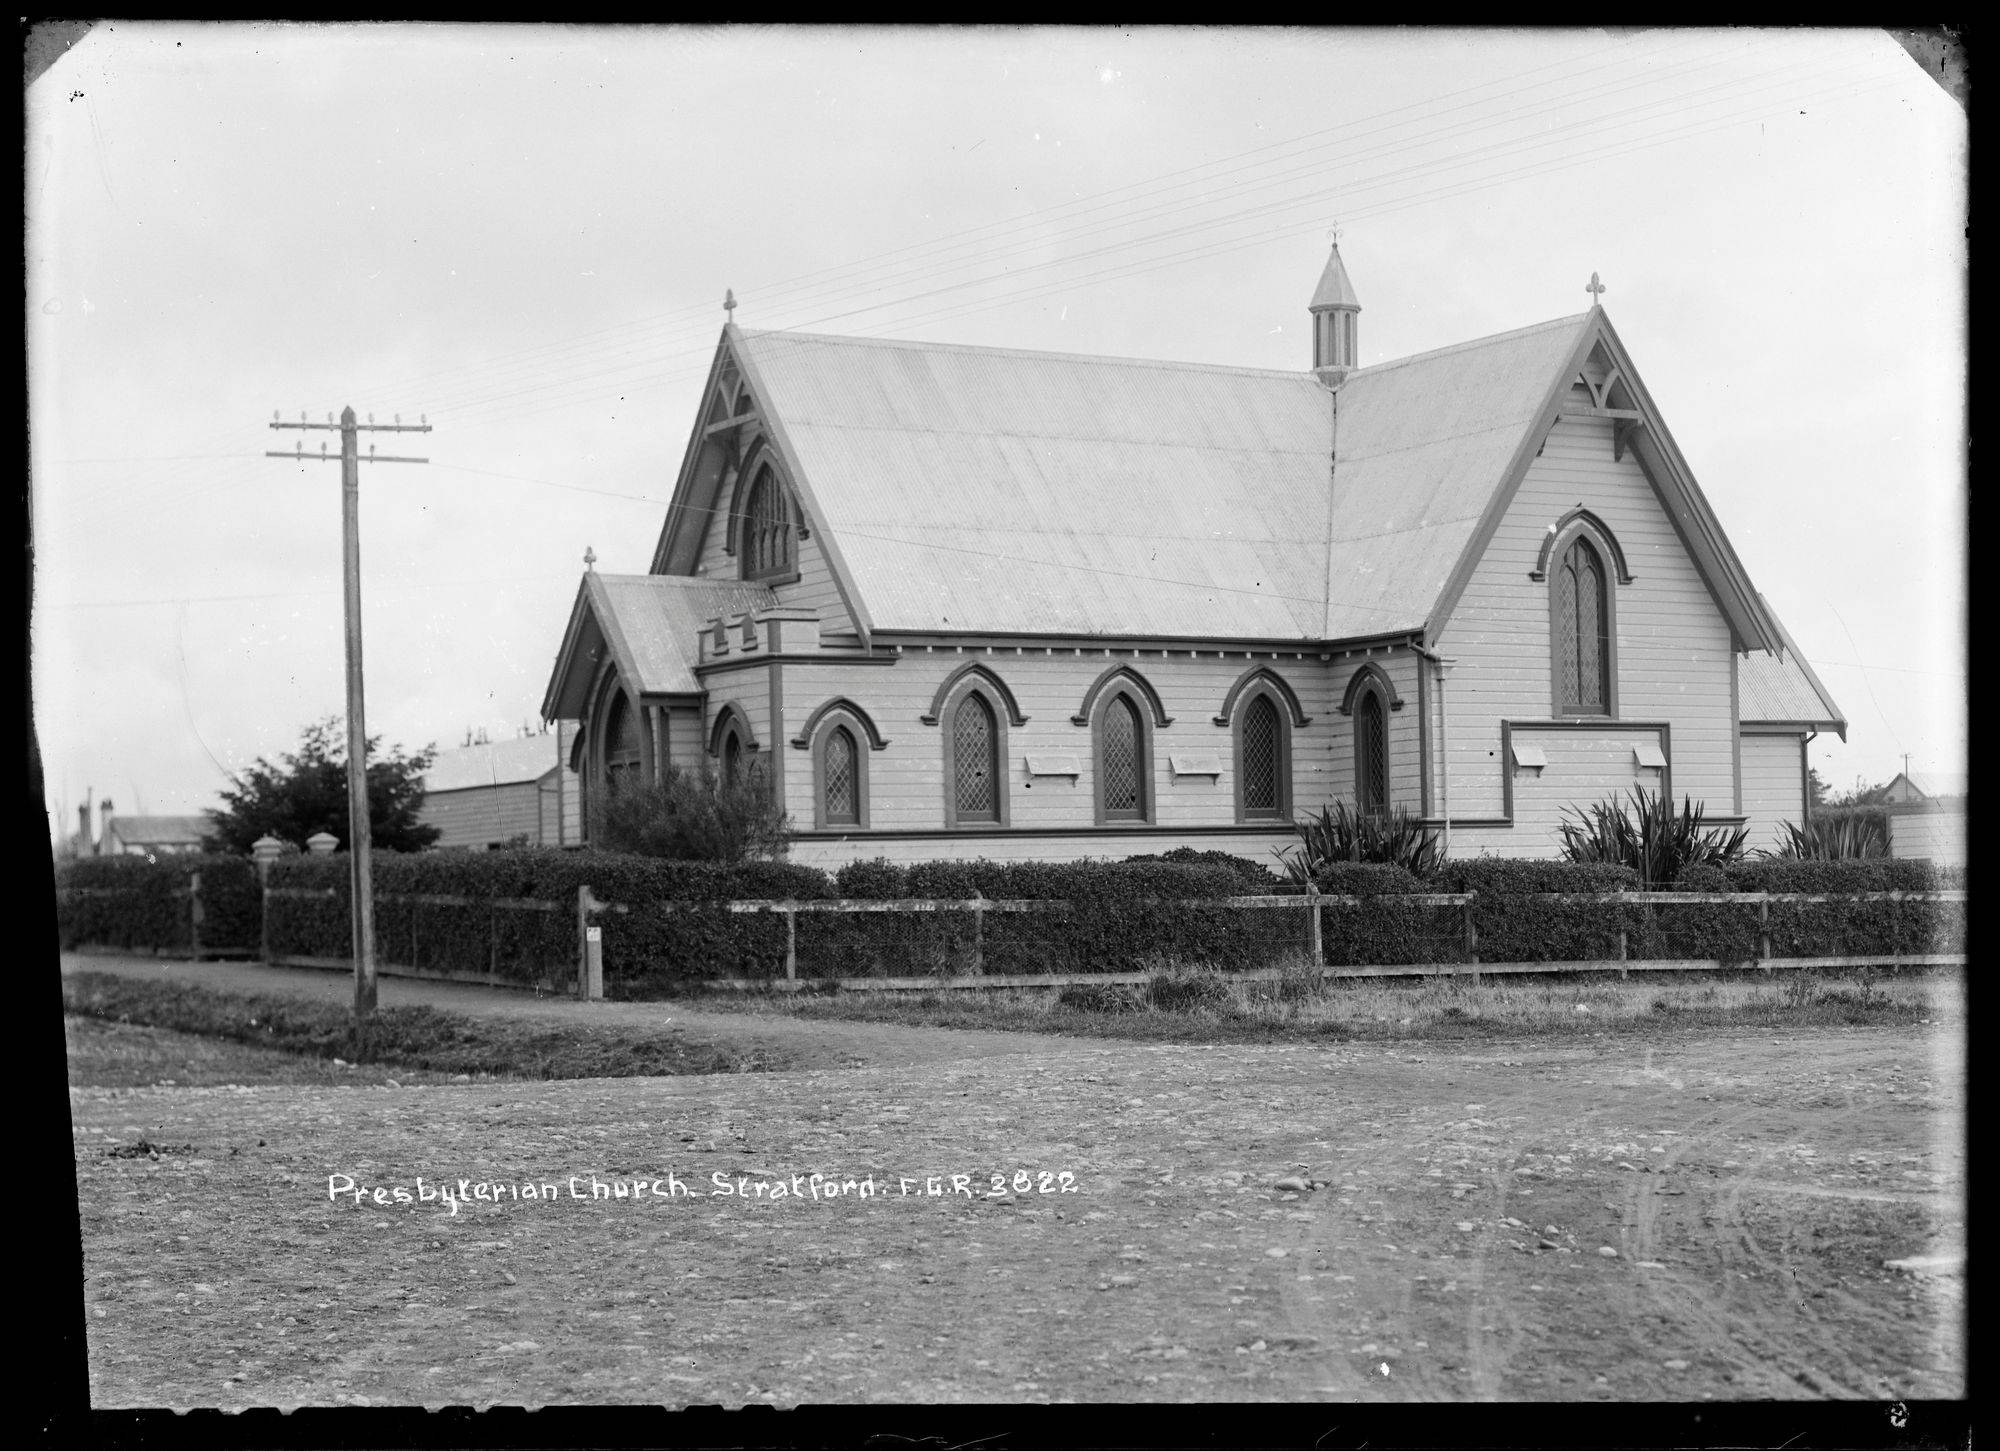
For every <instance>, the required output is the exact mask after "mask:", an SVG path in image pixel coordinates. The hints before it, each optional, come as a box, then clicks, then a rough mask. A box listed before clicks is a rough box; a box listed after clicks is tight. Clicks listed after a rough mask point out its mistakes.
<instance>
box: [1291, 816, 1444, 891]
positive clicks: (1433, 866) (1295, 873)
mask: <svg viewBox="0 0 2000 1451" xmlns="http://www.w3.org/2000/svg"><path fill="white" fill-rule="evenodd" d="M1298 833H1299V841H1298V844H1297V845H1296V846H1290V847H1286V848H1284V849H1283V850H1282V851H1280V852H1279V854H1278V856H1279V860H1280V861H1282V862H1283V863H1284V865H1285V874H1286V876H1287V877H1289V878H1290V879H1291V880H1292V881H1294V882H1297V883H1301V884H1303V883H1305V882H1317V881H1318V880H1319V878H1320V874H1321V873H1322V872H1323V871H1324V870H1325V869H1326V867H1327V866H1328V864H1330V863H1332V862H1384V863H1389V864H1391V865H1394V866H1399V867H1402V868H1404V869H1405V870H1406V871H1408V872H1410V873H1412V874H1413V875H1415V876H1419V877H1426V878H1428V877H1431V876H1433V875H1435V874H1436V872H1437V869H1438V865H1439V863H1440V861H1441V860H1442V857H1441V856H1440V855H1439V842H1438V836H1437V833H1436V832H1435V831H1434V830H1433V829H1432V828H1430V827H1428V826H1419V825H1418V824H1417V820H1416V818H1415V817H1413V816H1411V815H1410V813H1409V812H1408V811H1407V810H1405V809H1403V808H1402V807H1398V808H1397V809H1396V810H1395V811H1394V812H1362V811H1355V810H1352V809H1350V808H1349V806H1348V804H1347V803H1346V802H1345V801H1336V802H1334V803H1333V805H1332V806H1331V807H1321V808H1320V813H1319V815H1318V817H1317V818H1314V817H1308V818H1307V819H1306V820H1304V821H1301V822H1299V823H1298Z"/></svg>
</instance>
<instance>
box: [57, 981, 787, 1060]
mask: <svg viewBox="0 0 2000 1451" xmlns="http://www.w3.org/2000/svg"><path fill="white" fill-rule="evenodd" d="M63 1006H64V1009H65V1010H66V1011H67V1012H69V1013H70V1014H73V1015H75V1016H78V1017H85V1018H99V1019H103V1020H105V1021H107V1022H112V1023H135V1024H143V1025H146V1026H150V1027H156V1028H167V1029H172V1030H173V1031H175V1032H180V1033H191V1034H198V1035H200V1036H202V1037H206V1038H220V1039H228V1040H232V1041H234V1042H237V1043H244V1044H250V1045H253V1046H256V1047H260V1048H266V1049H276V1050H279V1051H281V1052H285V1053H291V1054H295V1055H298V1056H299V1057H302V1058H312V1059H324V1060H329V1061H330V1060H335V1059H342V1060H346V1061H348V1062H354V1063H365V1064H368V1065H371V1066H380V1065H396V1066H401V1067H407V1068H417V1069H426V1070H430V1071H432V1072H436V1073H442V1074H453V1075H456V1074H466V1075H477V1074H486V1075H490V1076H494V1077H503V1078H643V1077H663V1076H672V1075H679V1074H690V1073H745V1072H754V1071H759V1070H763V1069H768V1068H771V1067H775V1066H777V1065H776V1064H774V1063H773V1062H771V1061H769V1059H768V1056H767V1055H766V1054H763V1053H743V1052H739V1051H736V1050H734V1049H731V1048H729V1047H726V1046H724V1045H721V1044H715V1043H704V1042H693V1041H690V1040H689V1039H687V1038H686V1037H685V1036H684V1035H682V1034H680V1033H678V1032H676V1031H674V1030H671V1029H664V1030H662V1029H636V1028H624V1027H608V1026H582V1027H558V1026H553V1025H550V1024H547V1023H522V1022H513V1021H509V1020H507V1019H503V1018H487V1017H477V1018H475V1017H468V1016H465V1015H462V1014H458V1013H447V1012H441V1011H439V1010H438V1009H436V1008H429V1007H406V1008H383V1009H380V1010H379V1011H378V1012H377V1013H376V1015H375V1019H374V1023H373V1025H372V1027H371V1029H370V1033H369V1041H368V1043H367V1045H366V1047H365V1048H358V1047H357V1046H356V1044H355V1039H354V1024H353V1019H352V1017H351V1015H350V1013H349V1011H348V1010H347V1009H346V1008H344V1007H339V1006H336V1005H335V1004H332V1003H319V1002H309V1001H302V1000H300V999H297V998H289V997H277V996H271V995H264V994H254V995H253V994H245V993H225V992H217V991H215V990H214V989H212V988H203V987H194V986H190V985H186V984H180V983H160V982H145V981H139V980H134V979H132V978H127V977H119V976H115V975H113V974H111V973H99V972H78V973H72V974H70V975H68V976H67V977H65V978H64V979H63Z"/></svg>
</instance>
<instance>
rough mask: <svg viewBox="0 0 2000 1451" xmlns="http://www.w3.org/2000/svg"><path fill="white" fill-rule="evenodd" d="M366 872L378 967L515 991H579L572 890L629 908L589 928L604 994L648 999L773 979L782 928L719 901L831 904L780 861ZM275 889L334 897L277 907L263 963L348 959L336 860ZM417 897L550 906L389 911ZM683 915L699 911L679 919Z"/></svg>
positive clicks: (595, 862) (821, 886) (410, 866)
mask: <svg viewBox="0 0 2000 1451" xmlns="http://www.w3.org/2000/svg"><path fill="white" fill-rule="evenodd" d="M373 864H374V882H375V892H376V904H375V942H376V951H377V953H378V955H379V959H380V960H381V961H384V962H390V963H396V964H401V965H406V966H413V967H419V968H424V969H428V970H433V971H438V970H442V971H456V972H468V973H488V972H490V973H492V974H494V975H496V976H498V977H501V978H503V979H507V980H511V981H515V982H519V983H522V984H524V985H530V984H532V985H535V986H543V987H548V988H550V989H552V990H567V989H568V988H569V987H570V986H572V985H573V984H574V983H575V981H576V912H575V902H576V894H577V888H578V887H581V886H586V885H587V886H589V887H590V888H591V890H592V892H593V893H594V894H595V896H596V897H597V899H598V900H599V901H605V902H615V903H619V904H621V905H623V906H624V907H625V908H626V911H624V912H622V913H617V914H603V915H600V916H599V917H598V918H597V919H596V920H597V921H598V922H600V923H601V924H603V925H604V926H605V928H606V930H605V933H604V978H605V995H606V996H607V997H624V998H646V997H658V996H660V995H662V994H663V993H665V992H669V991H671V990H672V989H673V988H674V987H676V986H678V985H680V984H682V983H684V982H686V981H687V980H688V979H691V978H701V977H717V976H722V977H769V976H773V975H782V974H783V972H784V963H785V924H784V921H783V919H782V918H779V917H766V916H762V915H758V914H738V913H731V912H728V911H726V910H722V908H721V906H720V904H722V903H725V902H730V901H738V900H744V899H763V898H795V899H811V898H823V897H829V896H831V895H832V894H833V884H832V879H831V878H830V877H828V876H827V874H826V873H825V872H822V871H820V870H818V869H817V868H814V867H806V866H798V865H795V864H792V863H787V862H750V863H746V864H744V865H741V866H733V867H732V866H722V865H718V864H716V863H712V862H678V861H666V860H662V859H660V858H657V857H641V856H626V855H620V854H615V853H611V852H566V851H561V850H558V849H556V848H553V847H529V848H524V849H521V850H516V851H496V852H420V853H412V854H401V853H396V852H377V853H375V854H374V857H373ZM271 885H272V886H273V887H306V888H321V889H326V888H331V889H332V891H333V894H334V895H333V896H332V897H330V898H324V899H298V898H276V899H274V900H273V901H272V903H271V909H272V910H271V929H270V931H271V950H272V952H273V953H276V954H296V955H300V956H320V957H342V956H346V955H348V954H349V953H350V952H351V951H352V947H351V945H350V943H351V941H352V939H351V937H350V934H349V929H348V921H349V917H348V914H349V910H350V909H349V889H348V859H347V857H346V856H345V855H344V854H341V855H335V856H330V857H293V858H288V859H286V860H284V861H281V862H278V863H276V864H274V865H273V867H272V869H271ZM419 894H420V895H439V896H458V897H468V898H474V899H481V898H494V897H505V898H517V899H519V898H528V899H540V900H544V901H552V902H555V903H558V904H560V906H559V908H558V910H555V911H541V912H538V911H523V910H511V909H504V908H503V909H497V910H496V909H494V908H491V907H486V906H475V907H449V906H440V905H435V904H430V903H424V904H416V903H410V902H399V901H396V900H394V899H395V898H396V897H397V896H403V895H419ZM686 904H703V905H696V906H693V907H692V908H691V909H689V908H687V906H686ZM706 904H715V905H714V906H712V907H707V906H706ZM705 908H706V909H705ZM412 943H414V945H415V946H414V951H412V950H411V948H410V944H412ZM412 958H414V961H412V960H411V959H412Z"/></svg>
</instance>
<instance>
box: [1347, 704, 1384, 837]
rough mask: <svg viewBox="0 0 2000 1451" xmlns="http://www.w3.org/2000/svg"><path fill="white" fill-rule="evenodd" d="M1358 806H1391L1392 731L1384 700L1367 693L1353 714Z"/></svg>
mask: <svg viewBox="0 0 2000 1451" xmlns="http://www.w3.org/2000/svg"><path fill="white" fill-rule="evenodd" d="M1354 761H1355V778H1354V794H1355V797H1356V801H1355V804H1356V805H1357V806H1359V807H1360V808H1361V810H1363V811H1367V812H1376V811H1381V810H1383V809H1384V808H1385V807H1386V806H1387V805H1388V803H1389V728H1388V723H1387V721H1386V719H1385V718H1384V716H1383V714H1382V697H1381V696H1380V695H1378V694H1377V693H1376V692H1375V691H1372V690H1368V691H1364V692H1363V693H1362V696H1361V701H1360V704H1359V705H1357V706H1356V707H1355V711H1354Z"/></svg>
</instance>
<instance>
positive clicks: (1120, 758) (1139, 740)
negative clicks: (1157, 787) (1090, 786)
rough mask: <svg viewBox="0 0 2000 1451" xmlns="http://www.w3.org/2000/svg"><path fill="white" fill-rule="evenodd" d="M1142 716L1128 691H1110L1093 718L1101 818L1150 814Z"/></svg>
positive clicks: (1140, 817)
mask: <svg viewBox="0 0 2000 1451" xmlns="http://www.w3.org/2000/svg"><path fill="white" fill-rule="evenodd" d="M1147 746H1148V741H1147V737H1146V723H1145V717H1144V716H1143V715H1141V714H1140V711H1139V704H1138V702H1137V701H1135V700H1134V699H1133V698H1132V695H1131V692H1129V691H1125V690H1119V691H1114V692H1113V693H1112V694H1111V696H1110V697H1109V698H1108V699H1107V700H1106V701H1105V703H1104V707H1103V710H1102V712H1101V713H1100V714H1099V716H1098V718H1097V783H1098V810H1099V813H1100V815H1101V817H1102V819H1103V820H1105V821H1146V820H1148V819H1150V817H1151V815H1152V801H1151V800H1150V799H1149V798H1150V797H1151V795H1152V792H1151V789H1150V788H1151V785H1152V775H1153V772H1152V752H1151V751H1150V750H1148V749H1147Z"/></svg>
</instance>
